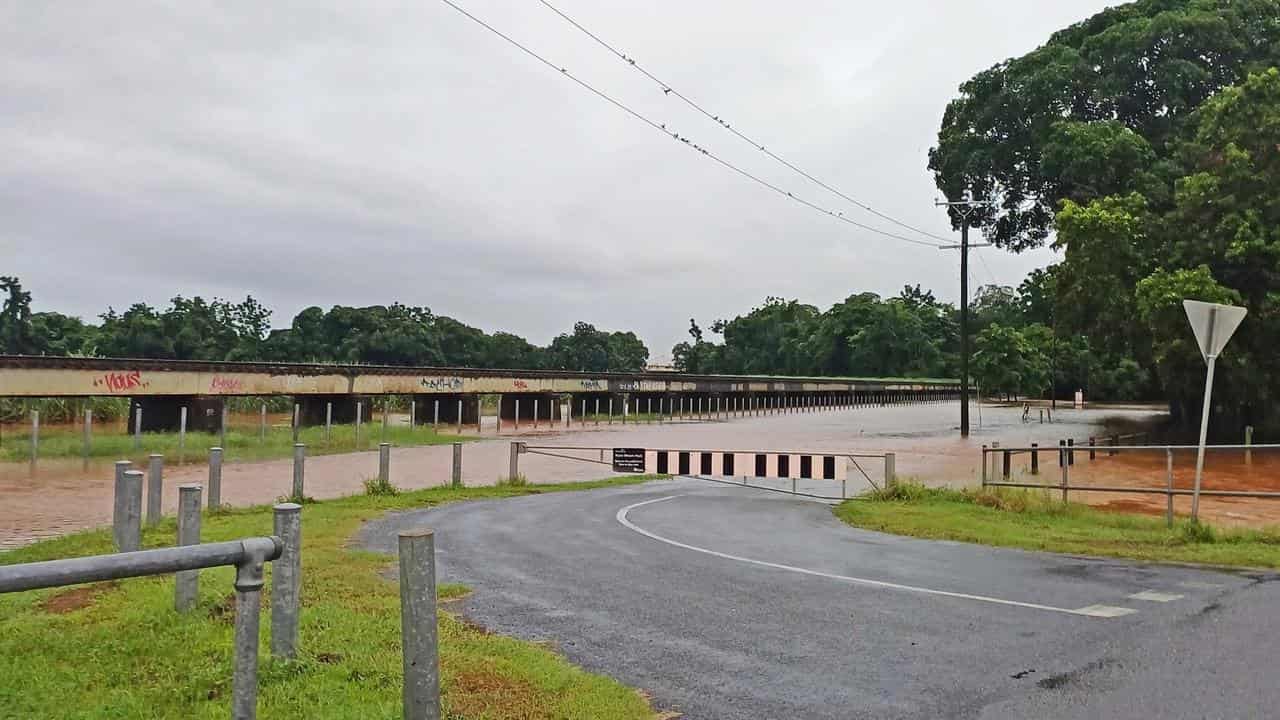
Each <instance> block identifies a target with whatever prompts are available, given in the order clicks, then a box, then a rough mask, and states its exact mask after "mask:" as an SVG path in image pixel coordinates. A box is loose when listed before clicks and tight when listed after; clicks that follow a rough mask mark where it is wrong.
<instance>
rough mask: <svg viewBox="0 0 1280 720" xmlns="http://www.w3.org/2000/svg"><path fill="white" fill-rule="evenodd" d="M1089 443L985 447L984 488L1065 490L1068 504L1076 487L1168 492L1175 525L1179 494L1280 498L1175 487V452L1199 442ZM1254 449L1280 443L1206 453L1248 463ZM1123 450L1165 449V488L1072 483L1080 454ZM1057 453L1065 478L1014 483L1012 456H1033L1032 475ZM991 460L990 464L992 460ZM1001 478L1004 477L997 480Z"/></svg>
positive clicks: (1278, 495) (1279, 495)
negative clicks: (1235, 455) (1236, 455)
mask: <svg viewBox="0 0 1280 720" xmlns="http://www.w3.org/2000/svg"><path fill="white" fill-rule="evenodd" d="M1140 435H1141V434H1135V435H1129V436H1112V437H1113V438H1114V439H1119V438H1123V437H1137V436H1140ZM1089 441H1090V442H1089V444H1088V445H1077V444H1075V443H1074V441H1073V440H1061V441H1059V443H1058V446H1057V447H1040V446H1039V445H1036V444H1032V445H1031V446H1029V447H999V446H998V444H997V445H996V446H994V447H988V446H986V445H983V446H982V487H983V488H988V487H1010V488H1024V489H1031V490H1057V491H1061V492H1062V501H1063V502H1064V503H1065V502H1067V501H1068V499H1069V494H1070V492H1071V491H1072V490H1075V491H1078V492H1101V493H1133V494H1137V495H1164V496H1165V497H1166V499H1167V502H1166V503H1165V522H1166V524H1168V525H1170V526H1172V524H1173V499H1174V497H1177V496H1190V497H1192V498H1193V499H1195V498H1198V497H1239V498H1257V499H1263V500H1268V499H1269V500H1275V499H1280V491H1276V492H1271V491H1262V490H1206V489H1193V490H1184V489H1180V488H1175V487H1174V486H1173V468H1174V452H1175V451H1178V450H1183V451H1195V450H1198V449H1199V446H1198V445H1120V444H1118V442H1113V444H1108V445H1097V444H1096V443H1095V438H1089ZM1254 450H1280V444H1262V445H1255V444H1253V443H1251V442H1250V443H1246V444H1244V445H1208V446H1206V447H1205V451H1206V452H1224V451H1235V452H1242V453H1244V456H1245V461H1246V463H1248V462H1251V461H1252V457H1253V451H1254ZM1122 452H1147V453H1150V452H1164V454H1165V486H1164V487H1162V488H1152V487H1125V486H1122V485H1072V484H1071V468H1072V467H1073V466H1074V465H1075V459H1076V455H1077V454H1081V455H1087V457H1088V459H1089V460H1091V461H1092V460H1096V459H1097V455H1098V454H1099V453H1105V454H1106V456H1108V457H1109V456H1115V455H1119V454H1120V453H1122ZM1041 453H1054V454H1056V455H1057V459H1058V467H1059V468H1060V472H1061V478H1062V479H1061V481H1060V482H1059V483H1057V484H1054V485H1050V484H1047V483H1025V482H1014V481H1012V480H1011V478H1012V476H1013V472H1012V458H1013V457H1015V456H1017V455H1026V454H1029V455H1030V456H1031V467H1030V471H1031V474H1032V475H1039V474H1040V462H1039V459H1040V454H1041ZM997 458H999V459H1000V462H1001V470H1000V472H999V475H998V476H997V473H996V469H995V464H996V460H997ZM988 460H990V463H989V462H988ZM996 477H1000V478H1001V479H999V480H997V479H994V478H996ZM1197 506H1198V502H1196V503H1194V504H1193V512H1192V519H1193V520H1194V519H1198V513H1197V512H1196V508H1197Z"/></svg>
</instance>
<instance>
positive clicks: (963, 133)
mask: <svg viewBox="0 0 1280 720" xmlns="http://www.w3.org/2000/svg"><path fill="white" fill-rule="evenodd" d="M1277 16H1280V0H1216V1H1213V2H1200V1H1194V0H1193V1H1178V0H1138V1H1137V2H1133V3H1129V4H1126V5H1121V6H1118V7H1114V8H1110V9H1107V10H1104V11H1102V12H1100V13H1098V14H1097V15H1095V16H1093V17H1091V18H1089V19H1088V20H1085V21H1083V22H1080V23H1077V24H1075V25H1073V26H1071V27H1069V28H1066V29H1064V30H1062V31H1060V32H1058V33H1055V34H1054V35H1053V36H1052V37H1050V38H1049V41H1048V43H1046V44H1045V45H1044V46H1042V47H1040V48H1038V49H1036V50H1034V51H1032V52H1030V53H1028V54H1027V55H1024V56H1023V57H1020V58H1014V59H1011V60H1006V61H1005V62H1002V63H1000V64H998V65H996V66H994V67H992V68H990V69H989V70H985V71H983V72H981V73H979V74H978V75H976V76H974V77H973V78H972V79H971V80H969V81H968V82H966V83H964V84H963V85H961V87H960V96H959V97H958V98H957V99H955V100H953V101H952V102H951V104H950V105H948V107H947V110H946V113H945V115H944V117H943V121H942V128H941V130H940V131H939V133H938V145H937V146H936V147H935V148H933V149H932V150H931V151H930V153H929V169H930V170H932V171H933V173H934V176H935V181H936V182H937V185H938V187H939V188H940V189H941V190H942V191H943V192H944V193H946V195H947V197H951V198H958V197H959V196H960V195H961V194H962V193H963V192H964V191H966V190H969V191H972V192H973V194H974V195H975V196H976V197H980V198H991V199H994V200H996V201H998V205H997V206H996V207H994V208H991V209H989V210H983V211H982V212H980V213H978V214H977V215H976V216H975V218H976V220H977V222H978V224H980V225H982V226H984V227H986V228H987V234H988V237H990V238H991V240H992V242H994V243H995V244H997V245H999V246H1001V247H1006V248H1009V249H1012V250H1015V251H1016V250H1022V249H1025V248H1029V247H1035V246H1038V245H1041V244H1043V243H1044V241H1045V240H1046V239H1047V238H1048V237H1049V235H1050V232H1051V231H1052V229H1053V226H1054V215H1055V213H1056V211H1057V209H1058V206H1059V203H1060V202H1061V201H1062V200H1066V199H1071V200H1073V201H1074V202H1076V203H1077V204H1086V203H1088V202H1089V201H1091V200H1092V199H1094V198H1097V197H1103V196H1106V195H1125V194H1127V193H1129V192H1139V193H1142V194H1144V195H1145V196H1147V197H1149V198H1150V199H1152V200H1153V201H1159V200H1160V199H1161V195H1162V193H1164V194H1167V190H1161V187H1162V186H1163V187H1166V188H1167V187H1168V186H1169V185H1170V184H1171V181H1172V179H1173V178H1175V177H1177V175H1178V172H1177V162H1176V158H1174V157H1173V155H1172V152H1173V150H1174V149H1175V148H1176V145H1177V143H1176V142H1173V141H1174V140H1175V139H1176V138H1177V137H1178V136H1179V135H1180V134H1181V133H1183V132H1184V131H1185V130H1186V128H1187V125H1188V123H1190V122H1192V119H1191V118H1192V116H1193V114H1194V112H1195V111H1196V109H1197V108H1199V107H1200V106H1201V105H1202V104H1203V103H1204V102H1205V101H1206V100H1207V99H1208V98H1210V97H1213V96H1214V94H1215V93H1218V92H1219V91H1221V90H1222V89H1223V88H1226V87H1229V86H1232V85H1235V84H1237V83H1239V82H1240V81H1242V80H1243V79H1244V78H1245V77H1246V76H1247V74H1248V73H1249V72H1256V71H1258V70H1259V69H1261V68H1266V67H1271V66H1274V65H1277V64H1280V25H1278V24H1277V23H1275V22H1274V19H1275V18H1276V17H1277ZM956 219H957V220H958V218H956Z"/></svg>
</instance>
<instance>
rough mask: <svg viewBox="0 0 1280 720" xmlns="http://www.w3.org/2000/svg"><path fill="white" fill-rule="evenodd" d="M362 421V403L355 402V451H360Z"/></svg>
mask: <svg viewBox="0 0 1280 720" xmlns="http://www.w3.org/2000/svg"><path fill="white" fill-rule="evenodd" d="M362 420H364V403H362V402H361V401H359V400H357V401H356V449H357V450H359V449H360V422H361V421H362Z"/></svg>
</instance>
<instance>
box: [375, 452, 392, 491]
mask: <svg viewBox="0 0 1280 720" xmlns="http://www.w3.org/2000/svg"><path fill="white" fill-rule="evenodd" d="M378 482H380V483H382V484H384V485H385V484H387V483H389V482H391V443H378Z"/></svg>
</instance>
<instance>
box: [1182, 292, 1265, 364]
mask: <svg viewBox="0 0 1280 720" xmlns="http://www.w3.org/2000/svg"><path fill="white" fill-rule="evenodd" d="M1182 307H1183V308H1184V309H1185V310H1186V311H1187V320H1190V321H1191V330H1192V331H1193V332H1194V333H1195V334H1196V342H1197V343H1198V344H1199V345H1200V354H1201V355H1203V356H1204V359H1205V360H1206V361H1208V359H1209V358H1211V357H1218V356H1219V355H1221V354H1222V349H1223V348H1225V347H1226V346H1227V341H1228V340H1230V339H1231V336H1232V335H1233V334H1234V333H1235V331H1236V328H1238V327H1240V323H1241V321H1243V320H1244V316H1245V315H1247V314H1248V312H1249V311H1248V310H1247V309H1245V308H1242V307H1236V306H1234V305H1219V304H1217V303H1207V302H1200V301H1199V300H1183V301H1182Z"/></svg>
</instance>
